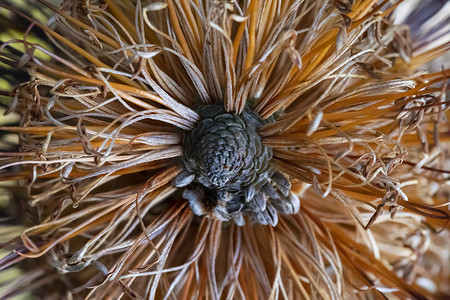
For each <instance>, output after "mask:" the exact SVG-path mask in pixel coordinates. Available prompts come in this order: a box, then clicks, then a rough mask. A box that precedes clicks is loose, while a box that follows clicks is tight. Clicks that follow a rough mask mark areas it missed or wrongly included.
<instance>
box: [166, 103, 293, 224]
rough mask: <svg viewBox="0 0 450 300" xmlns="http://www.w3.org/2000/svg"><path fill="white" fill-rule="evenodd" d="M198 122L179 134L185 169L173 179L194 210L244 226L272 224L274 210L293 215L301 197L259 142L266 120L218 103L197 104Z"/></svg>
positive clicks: (274, 221)
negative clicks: (248, 224) (234, 110)
mask: <svg viewBox="0 0 450 300" xmlns="http://www.w3.org/2000/svg"><path fill="white" fill-rule="evenodd" d="M196 111H197V113H198V114H199V115H200V117H201V121H200V122H199V123H198V124H197V126H196V127H195V128H194V129H193V130H191V131H189V132H186V133H185V134H184V139H183V144H184V150H183V156H182V164H183V167H184V171H183V172H182V173H181V174H179V175H178V176H177V177H176V178H175V179H174V182H173V184H174V185H175V186H176V187H183V188H184V189H183V198H184V199H186V200H187V201H189V204H190V206H191V208H192V210H193V211H194V213H195V214H197V215H199V216H203V215H208V216H211V217H216V218H218V219H220V220H224V221H229V220H233V221H234V222H235V223H236V224H237V225H240V226H242V225H244V224H245V220H244V216H248V218H249V219H250V221H251V222H252V223H260V224H264V225H268V224H270V225H272V226H275V225H276V224H277V223H278V214H277V213H278V212H280V213H283V214H294V213H297V212H298V211H299V209H300V199H299V198H298V197H297V196H296V195H295V194H294V193H292V192H291V183H290V182H289V180H288V179H287V178H286V177H285V176H284V175H283V174H282V173H281V172H279V171H276V170H274V169H273V168H272V167H271V166H270V165H269V161H270V160H271V159H272V149H271V148H270V147H267V146H265V145H263V143H262V141H261V137H260V136H259V134H258V130H259V129H260V128H261V127H262V126H263V125H265V124H267V122H268V121H266V120H263V119H261V118H260V117H259V115H258V114H257V113H255V112H254V111H252V110H251V109H250V108H249V107H246V108H245V110H244V111H243V112H242V113H241V114H240V115H237V114H234V113H228V112H226V111H225V109H224V106H223V103H216V104H211V105H202V106H199V107H197V109H196Z"/></svg>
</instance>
